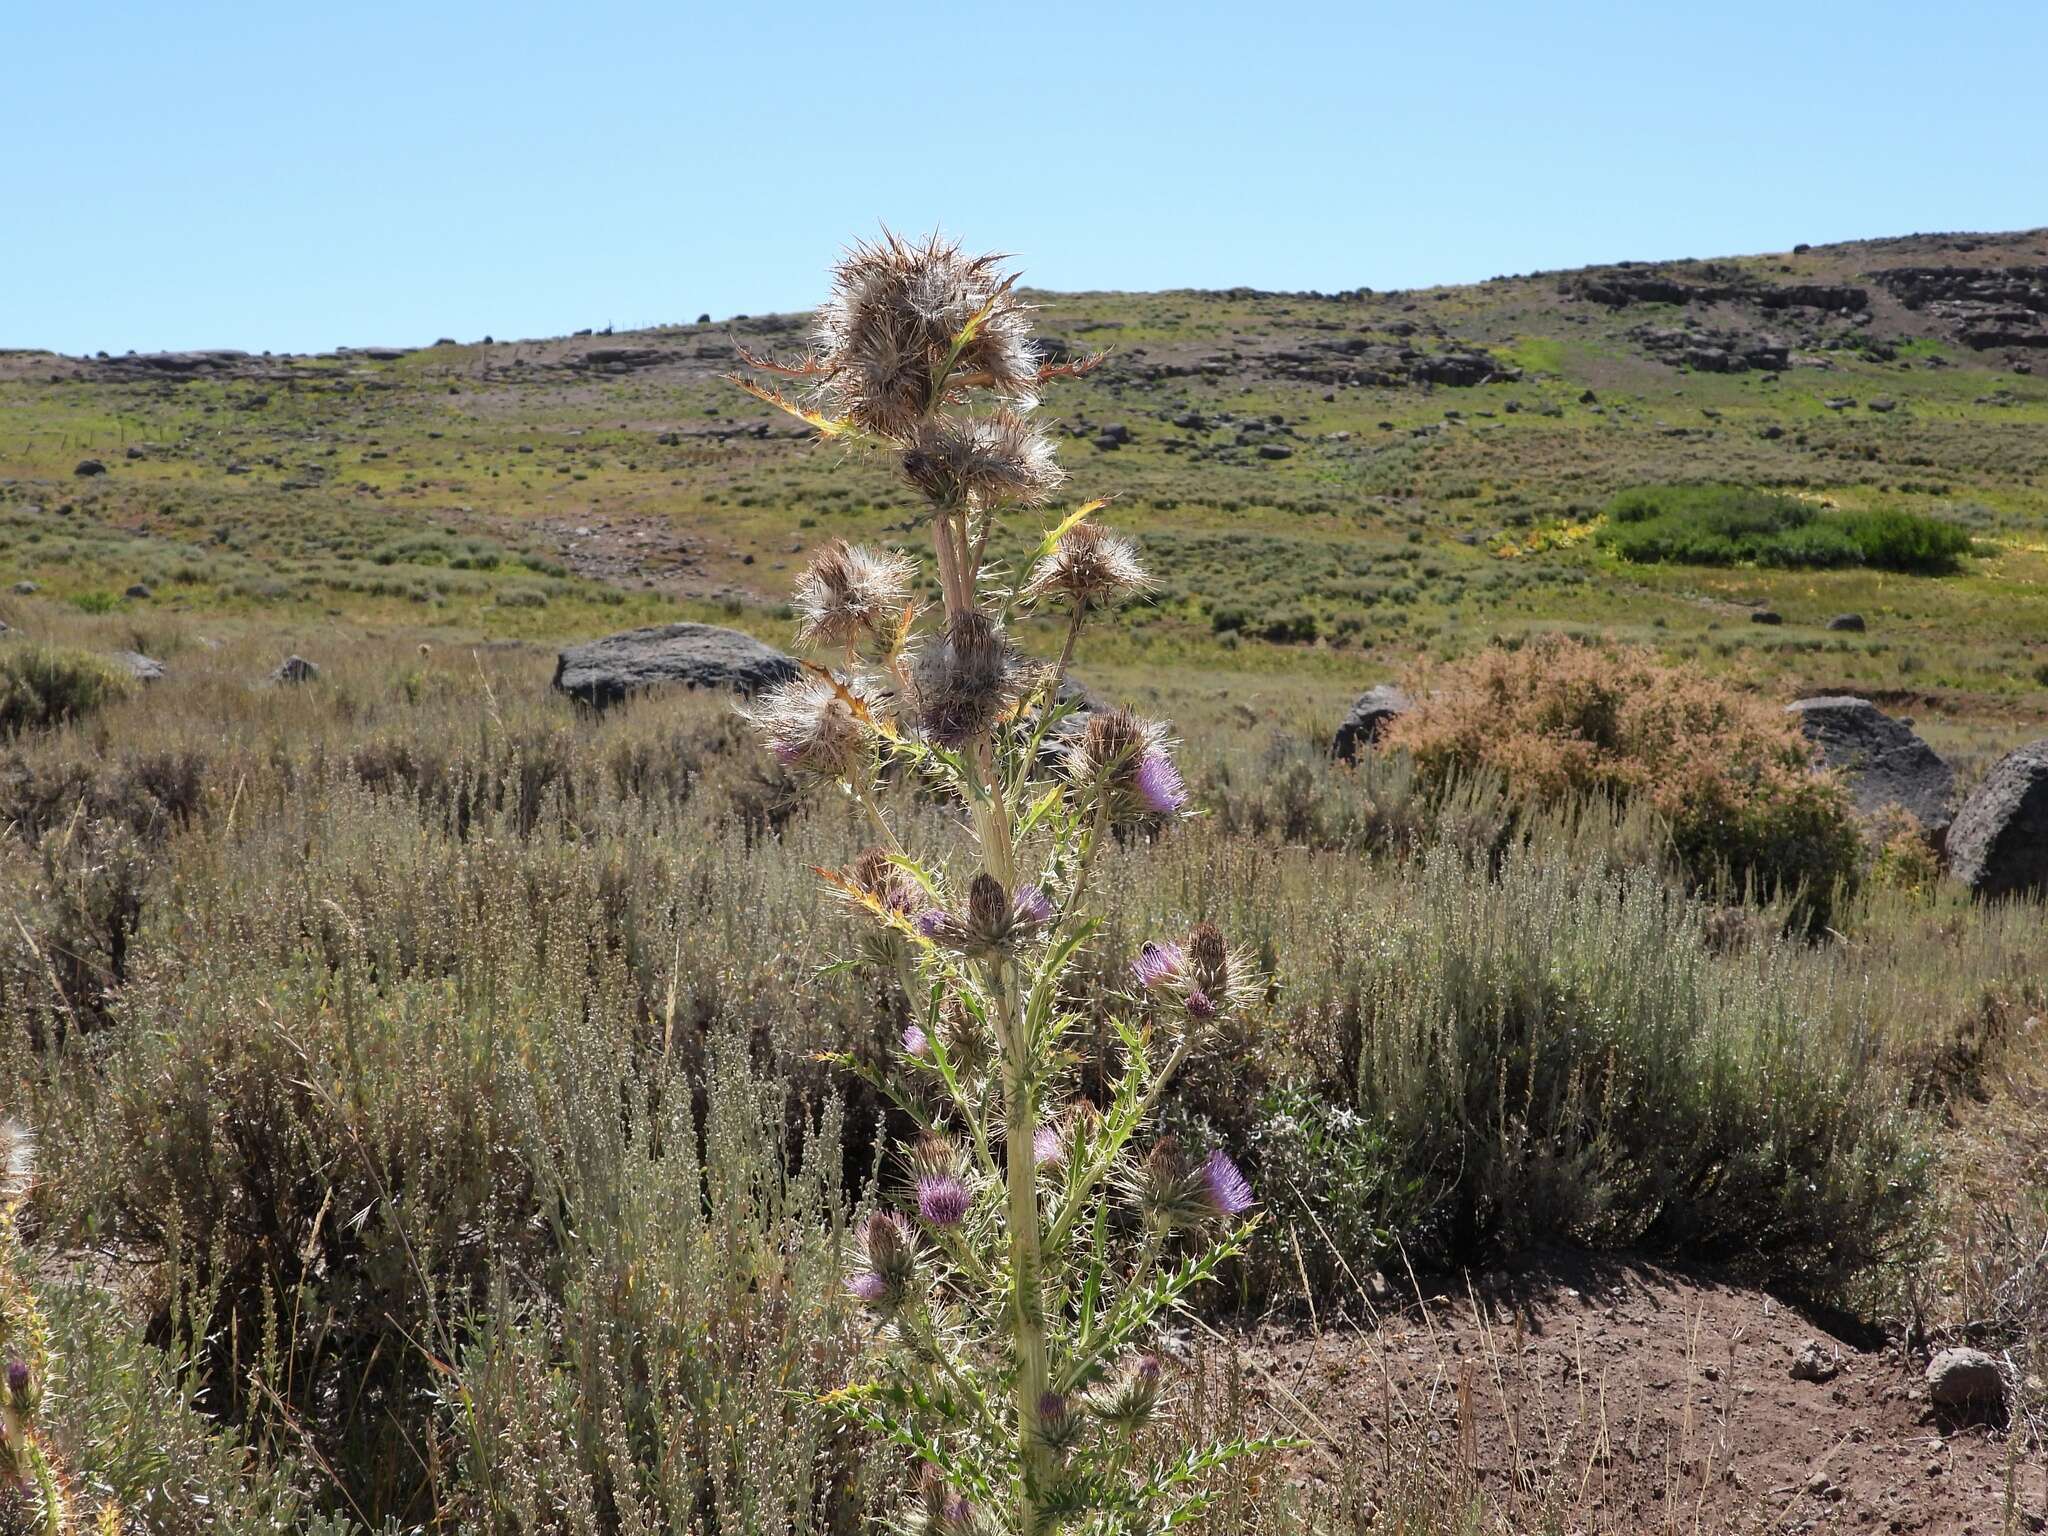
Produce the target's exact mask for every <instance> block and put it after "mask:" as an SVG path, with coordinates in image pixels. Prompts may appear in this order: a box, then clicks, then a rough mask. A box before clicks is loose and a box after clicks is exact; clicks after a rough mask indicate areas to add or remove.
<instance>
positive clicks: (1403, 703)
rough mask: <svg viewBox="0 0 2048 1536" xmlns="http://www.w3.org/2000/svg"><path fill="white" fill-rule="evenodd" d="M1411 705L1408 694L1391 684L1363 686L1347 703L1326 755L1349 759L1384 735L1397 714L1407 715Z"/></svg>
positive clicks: (1342, 760)
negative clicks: (1355, 696) (1353, 701)
mask: <svg viewBox="0 0 2048 1536" xmlns="http://www.w3.org/2000/svg"><path fill="white" fill-rule="evenodd" d="M1413 707H1414V705H1413V703H1412V702H1411V701H1410V700H1409V697H1408V695H1407V694H1406V693H1404V692H1402V690H1401V689H1400V688H1399V687H1397V686H1396V685H1395V684H1393V683H1381V684H1379V685H1378V686H1377V687H1373V688H1368V689H1366V690H1365V692H1363V693H1361V694H1360V695H1359V696H1358V700H1357V702H1356V703H1354V704H1353V705H1352V706H1351V713H1350V714H1348V715H1346V716H1345V717H1344V723H1343V724H1342V725H1340V726H1338V727H1337V734H1336V736H1335V737H1333V738H1332V739H1331V742H1330V755H1331V756H1332V757H1334V758H1337V759H1338V760H1339V761H1341V762H1346V763H1348V762H1350V761H1351V760H1352V759H1353V758H1355V757H1357V756H1358V753H1359V750H1360V749H1361V748H1364V747H1370V746H1372V745H1373V744H1374V743H1375V742H1377V741H1378V740H1379V739H1380V737H1381V736H1383V735H1385V734H1386V729H1387V727H1388V726H1390V725H1392V724H1393V723H1394V720H1395V718H1396V717H1397V716H1400V715H1405V714H1407V713H1408V711H1409V710H1410V709H1412V708H1413Z"/></svg>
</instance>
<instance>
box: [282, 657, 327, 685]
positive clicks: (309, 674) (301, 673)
mask: <svg viewBox="0 0 2048 1536" xmlns="http://www.w3.org/2000/svg"><path fill="white" fill-rule="evenodd" d="M319 676H320V669H319V668H318V667H316V666H314V665H313V663H312V662H310V661H308V660H306V658H305V657H303V656H287V657H285V659H284V660H283V661H280V662H279V663H278V664H277V669H276V670H275V671H273V672H272V673H271V674H270V680H271V681H272V682H273V683H310V682H312V681H314V680H315V679H316V678H318V677H319Z"/></svg>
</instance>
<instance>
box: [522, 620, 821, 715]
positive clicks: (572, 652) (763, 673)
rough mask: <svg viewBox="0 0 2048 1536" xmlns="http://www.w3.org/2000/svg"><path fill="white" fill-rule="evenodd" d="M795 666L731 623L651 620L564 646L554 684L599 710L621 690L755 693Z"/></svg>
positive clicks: (789, 674) (793, 671)
mask: <svg viewBox="0 0 2048 1536" xmlns="http://www.w3.org/2000/svg"><path fill="white" fill-rule="evenodd" d="M796 670H797V668H796V663H795V662H793V661H791V660H790V659H789V658H788V657H787V656H785V655H783V654H782V652H780V651H778V650H776V649H775V648H774V647H772V646H767V645H763V644H762V643H761V642H760V641H758V640H756V639H755V638H754V637H753V636H752V635H743V634H741V633H740V632H739V631H738V630H736V629H721V628H719V627H718V626H717V625H715V624H656V625H653V626H650V627H649V628H646V629H629V630H626V631H625V632H624V633H622V634H616V635H607V636H606V637H605V638H604V639H602V640H592V641H590V642H589V643H588V644H586V645H572V646H570V647H568V648H567V649H566V650H564V651H562V652H561V653H560V654H559V655H558V656H557V657H556V659H555V687H556V688H557V689H559V690H560V691H561V692H563V693H566V694H568V695H569V696H570V697H572V698H574V699H577V700H578V701H580V702H582V703H585V704H590V705H594V706H596V707H597V708H600V709H602V708H604V707H605V706H607V705H611V704H616V703H618V702H619V701H620V700H621V699H623V698H625V697H626V696H627V695H628V694H633V693H639V692H642V691H643V690H645V689H649V688H660V687H668V686H674V685H680V686H682V687H685V688H709V689H715V690H720V691H724V692H732V693H758V692H759V691H760V690H761V689H763V688H768V687H772V686H774V685H775V684H776V683H780V682H786V681H787V680H788V679H790V678H792V677H794V676H796Z"/></svg>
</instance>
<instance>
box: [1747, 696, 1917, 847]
mask: <svg viewBox="0 0 2048 1536" xmlns="http://www.w3.org/2000/svg"><path fill="white" fill-rule="evenodd" d="M1786 710H1787V712H1788V713H1790V714H1792V715H1794V716H1796V717H1797V718H1798V721H1799V729H1800V730H1801V731H1803V732H1804V733H1805V735H1806V739H1807V740H1808V741H1810V742H1812V743H1813V744H1814V747H1815V748H1816V749H1817V751H1818V754H1819V756H1820V758H1821V760H1822V761H1823V762H1825V763H1826V764H1827V766H1828V767H1830V768H1832V769H1834V770H1835V771H1836V772H1837V773H1839V774H1841V775H1842V777H1843V778H1844V779H1846V780H1848V783H1849V793H1850V794H1851V795H1852V796H1854V798H1855V801H1856V809H1857V810H1859V811H1861V812H1862V813H1863V814H1864V815H1866V816H1874V815H1876V814H1877V813H1878V812H1879V811H1882V810H1883V809H1884V808H1885V807H1886V806H1889V805H1897V806H1901V807H1903V808H1904V809H1906V810H1908V811H1910V812H1911V813H1912V814H1913V817H1914V819H1915V820H1917V821H1918V822H1919V823H1920V825H1921V826H1923V827H1925V828H1926V829H1927V830H1928V831H1929V832H1930V833H1933V834H1935V835H1936V836H1939V835H1940V834H1941V833H1942V832H1944V831H1945V830H1947V828H1948V825H1949V820H1950V811H1949V802H1950V801H1951V800H1952V799H1953V798H1954V796H1955V790H1956V771H1955V769H1953V768H1952V767H1950V766H1949V765H1948V763H1947V762H1946V761H1944V760H1943V759H1942V757H1941V756H1940V754H1939V753H1937V752H1936V751H1935V750H1934V749H1933V748H1932V747H1930V746H1928V745H1927V743H1926V742H1924V741H1922V740H1921V739H1920V738H1919V737H1918V736H1916V735H1914V734H1913V731H1912V728H1911V727H1909V726H1908V725H1906V724H1905V723H1904V722H1903V721H1899V720H1894V719H1893V718H1892V717H1891V716H1890V715H1887V714H1886V713H1885V712H1884V711H1883V710H1881V709H1879V708H1878V707H1877V706H1876V705H1875V704H1873V703H1871V702H1870V701H1869V700H1868V699H1859V698H1854V697H1851V696H1847V695H1831V696H1823V697H1820V698H1813V699H1800V700H1799V701H1798V702H1797V703H1794V704H1789V705H1787V706H1786Z"/></svg>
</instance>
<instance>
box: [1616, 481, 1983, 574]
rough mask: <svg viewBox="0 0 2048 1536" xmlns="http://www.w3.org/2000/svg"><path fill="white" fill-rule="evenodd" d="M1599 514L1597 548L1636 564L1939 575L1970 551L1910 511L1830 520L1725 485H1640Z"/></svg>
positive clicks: (1966, 543) (1951, 532) (1782, 499)
mask: <svg viewBox="0 0 2048 1536" xmlns="http://www.w3.org/2000/svg"><path fill="white" fill-rule="evenodd" d="M1606 513H1607V521H1606V523H1605V525H1604V526H1603V527H1602V528H1601V529H1600V532H1599V535H1598V538H1599V542H1600V543H1601V544H1602V545H1603V546H1605V547H1606V548H1608V549H1611V550H1613V551H1614V552H1615V553H1616V554H1617V555H1619V556H1620V557H1621V558H1622V559H1624V560H1630V561H1634V562H1636V563H1637V564H1644V565H1655V564H1671V565H1760V566H1771V567H1781V568H1786V569H1796V570H1828V569H1835V568H1839V567H1844V566H1855V565H1869V566H1875V567H1877V568H1879V569H1882V570H1893V571H1908V572H1914V573H1918V574H1922V575H1942V574H1945V573H1947V572H1950V571H1953V570H1955V569H1956V568H1957V565H1958V564H1959V562H1960V561H1961V558H1962V556H1963V555H1965V554H1967V553H1968V552H1969V549H1970V537H1969V535H1968V534H1967V533H1965V532H1964V531H1963V530H1962V529H1960V528H1957V527H1955V526H1954V525H1952V524H1949V523H1943V522H1938V521H1936V520H1935V519H1933V518H1930V517H1924V516H1922V515H1920V514H1919V513H1916V512H1906V511H1902V510H1899V509H1896V508H1883V509H1879V510H1876V511H1869V512H1833V511H1828V510H1825V509H1822V508H1820V507H1817V506H1815V505H1814V504H1813V503H1812V502H1809V501H1804V500H1801V499H1800V498H1798V497H1796V496H1787V495H1782V494H1779V493H1776V492H1771V491H1759V490H1751V489H1747V488H1744V487H1741V486H1732V485H1658V486H1641V487H1638V488H1636V489H1635V490H1629V491H1623V492H1622V493H1621V494H1620V495H1618V496H1616V497H1615V498H1614V499H1613V500H1612V501H1610V502H1608V504H1607V508H1606Z"/></svg>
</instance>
